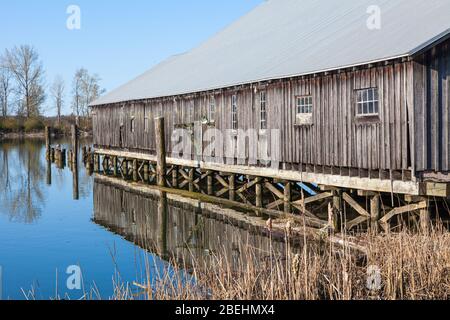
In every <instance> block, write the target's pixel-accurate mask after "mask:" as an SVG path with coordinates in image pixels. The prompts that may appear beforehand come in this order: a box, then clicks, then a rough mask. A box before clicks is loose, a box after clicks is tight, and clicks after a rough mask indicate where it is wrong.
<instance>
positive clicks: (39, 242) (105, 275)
mask: <svg viewBox="0 0 450 320" xmlns="http://www.w3.org/2000/svg"><path fill="white" fill-rule="evenodd" d="M59 143H61V145H62V146H63V147H66V148H67V149H69V146H67V145H66V144H65V143H64V141H62V142H59ZM0 170H1V171H0V265H1V267H2V280H3V281H2V289H3V290H2V294H3V296H2V297H3V299H24V298H25V296H24V294H23V293H22V290H21V289H23V290H24V291H26V292H28V291H30V290H31V289H34V291H35V292H36V293H35V297H36V298H37V299H48V298H50V297H54V296H55V294H56V287H58V294H59V295H60V296H61V297H63V296H65V294H68V295H69V296H70V297H71V298H72V299H78V298H80V297H81V296H82V295H83V291H77V290H73V291H70V290H68V289H67V286H66V279H67V277H68V275H66V269H67V268H68V266H71V265H79V266H80V267H81V269H82V274H83V283H84V286H85V291H87V290H88V289H89V288H90V287H91V286H94V285H95V286H96V287H97V288H98V291H99V292H100V293H101V296H102V298H108V297H110V296H111V295H112V294H113V277H115V276H116V275H117V272H120V277H121V278H122V280H124V281H133V280H136V279H140V271H141V270H140V267H138V264H141V263H140V262H141V261H142V259H143V258H142V257H143V251H142V249H140V248H139V247H137V246H135V245H134V244H133V243H131V242H128V241H126V240H124V239H123V238H122V237H121V236H120V235H116V234H114V233H111V232H109V231H108V230H106V229H105V228H104V227H103V226H101V225H98V224H96V223H94V222H93V218H94V207H93V204H94V203H93V186H94V181H93V178H92V177H89V176H88V175H87V174H86V172H85V170H84V167H83V166H82V165H80V166H79V200H77V201H75V200H73V188H72V186H73V183H72V181H73V179H72V172H71V171H70V170H69V169H68V168H65V169H63V170H59V169H57V168H56V166H55V165H52V170H51V182H52V184H51V185H47V162H46V160H45V146H44V144H43V143H42V142H40V141H23V142H0ZM149 262H151V265H159V266H161V267H162V266H163V265H164V262H162V261H161V260H159V258H157V257H156V256H154V255H150V256H149ZM57 279H58V280H57ZM57 283H58V285H57Z"/></svg>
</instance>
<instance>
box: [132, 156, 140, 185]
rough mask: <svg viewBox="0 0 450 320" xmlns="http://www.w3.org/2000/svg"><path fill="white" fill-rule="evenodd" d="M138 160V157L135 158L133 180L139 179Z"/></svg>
mask: <svg viewBox="0 0 450 320" xmlns="http://www.w3.org/2000/svg"><path fill="white" fill-rule="evenodd" d="M138 170H139V169H138V161H137V159H133V181H134V182H137V181H138Z"/></svg>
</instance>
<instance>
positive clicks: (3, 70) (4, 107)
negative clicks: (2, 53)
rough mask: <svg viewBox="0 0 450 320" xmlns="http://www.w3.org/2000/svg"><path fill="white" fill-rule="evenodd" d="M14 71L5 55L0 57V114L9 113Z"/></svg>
mask: <svg viewBox="0 0 450 320" xmlns="http://www.w3.org/2000/svg"><path fill="white" fill-rule="evenodd" d="M12 89H13V88H12V73H11V71H10V70H9V68H8V67H7V66H6V64H5V61H4V57H0V115H1V116H3V117H6V116H7V115H8V113H9V111H10V110H9V96H10V95H11V93H12Z"/></svg>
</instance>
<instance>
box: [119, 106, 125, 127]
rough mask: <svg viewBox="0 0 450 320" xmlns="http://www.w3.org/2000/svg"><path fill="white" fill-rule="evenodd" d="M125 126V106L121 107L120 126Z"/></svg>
mask: <svg viewBox="0 0 450 320" xmlns="http://www.w3.org/2000/svg"><path fill="white" fill-rule="evenodd" d="M124 124H125V105H122V106H121V107H120V125H121V126H123V125H124Z"/></svg>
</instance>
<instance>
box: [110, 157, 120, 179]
mask: <svg viewBox="0 0 450 320" xmlns="http://www.w3.org/2000/svg"><path fill="white" fill-rule="evenodd" d="M112 166H113V174H114V176H117V175H118V174H119V172H118V167H117V157H113V158H112Z"/></svg>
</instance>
